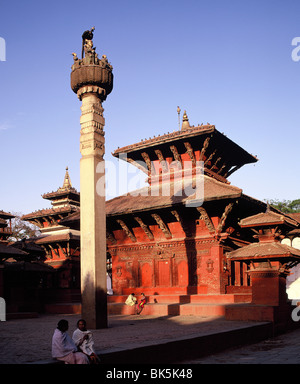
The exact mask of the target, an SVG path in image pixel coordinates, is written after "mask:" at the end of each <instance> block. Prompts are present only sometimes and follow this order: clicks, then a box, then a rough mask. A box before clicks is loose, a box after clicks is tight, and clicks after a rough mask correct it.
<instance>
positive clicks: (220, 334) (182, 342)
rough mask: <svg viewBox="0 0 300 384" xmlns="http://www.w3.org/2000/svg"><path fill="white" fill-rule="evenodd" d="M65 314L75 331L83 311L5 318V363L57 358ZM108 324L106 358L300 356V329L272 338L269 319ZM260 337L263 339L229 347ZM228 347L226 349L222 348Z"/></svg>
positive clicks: (130, 319)
mask: <svg viewBox="0 0 300 384" xmlns="http://www.w3.org/2000/svg"><path fill="white" fill-rule="evenodd" d="M62 318H65V319H67V320H68V321H69V331H68V332H69V334H70V335H72V333H73V331H74V330H75V328H76V322H77V320H78V319H79V318H80V316H79V315H40V316H39V317H38V318H32V319H16V320H9V321H6V322H3V321H2V322H0V335H1V336H0V364H27V363H35V364H37V363H38V364H52V363H53V362H55V361H54V360H53V359H52V357H51V339H52V334H53V331H54V329H55V328H56V325H57V322H58V321H59V320H60V319H62ZM108 324H109V326H108V328H106V329H98V330H93V335H94V340H95V349H96V351H97V353H98V354H99V355H100V356H101V359H102V363H103V364H106V363H108V364H109V363H110V364H122V363H138V364H143V363H144V364H147V363H148V364H151V363H155V364H157V363H158V364H164V363H171V364H173V363H184V364H205V363H209V364H211V363H243V364H252V363H255V364H256V363H276V364H278V363H279V364H283V363H299V362H300V344H299V343H298V340H300V329H299V330H297V331H292V332H289V333H286V334H284V335H281V336H277V337H276V338H271V339H270V338H269V337H270V336H271V334H272V328H271V324H270V323H256V322H242V321H226V320H224V319H222V318H214V317H212V318H201V317H195V316H173V317H172V316H167V317H155V316H146V315H145V316H143V315H141V316H137V315H132V316H123V315H114V316H109V318H108ZM262 340H265V341H262ZM256 341H260V343H259V344H252V345H250V346H247V347H246V346H245V347H242V348H238V349H230V348H232V347H237V346H240V345H245V344H247V343H250V342H251V343H254V342H256ZM225 349H226V352H224V353H217V352H219V351H224V350H225ZM212 353H214V355H211V356H207V355H209V354H212Z"/></svg>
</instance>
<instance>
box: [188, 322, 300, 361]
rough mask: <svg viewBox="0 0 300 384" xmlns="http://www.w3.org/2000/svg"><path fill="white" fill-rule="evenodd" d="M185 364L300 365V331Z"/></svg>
mask: <svg viewBox="0 0 300 384" xmlns="http://www.w3.org/2000/svg"><path fill="white" fill-rule="evenodd" d="M183 363H185V364H276V365H278V364H300V329H297V330H293V331H290V332H287V333H284V334H281V335H279V336H275V337H272V338H269V339H266V340H264V341H261V342H259V343H255V344H251V345H247V346H244V347H240V348H231V349H228V350H226V351H223V352H220V353H216V354H213V355H210V356H206V357H203V358H200V359H193V360H185V361H184V362H183Z"/></svg>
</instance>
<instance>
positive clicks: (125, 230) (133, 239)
mask: <svg viewBox="0 0 300 384" xmlns="http://www.w3.org/2000/svg"><path fill="white" fill-rule="evenodd" d="M117 222H118V223H119V224H120V225H121V227H122V229H123V231H124V232H125V233H126V235H127V236H128V237H129V238H130V239H131V241H133V242H136V237H135V236H134V234H133V233H132V232H131V230H130V229H129V228H128V227H127V225H126V224H125V223H124V221H123V220H117Z"/></svg>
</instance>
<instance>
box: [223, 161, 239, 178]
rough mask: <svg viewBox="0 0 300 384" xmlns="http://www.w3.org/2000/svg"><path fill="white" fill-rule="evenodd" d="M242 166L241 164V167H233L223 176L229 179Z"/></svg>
mask: <svg viewBox="0 0 300 384" xmlns="http://www.w3.org/2000/svg"><path fill="white" fill-rule="evenodd" d="M242 166H243V164H241V165H236V166H235V167H233V168H232V169H231V170H230V171H229V172H227V174H226V175H225V177H229V176H230V175H231V174H232V173H233V172H235V171H237V170H238V169H240V168H241V167H242Z"/></svg>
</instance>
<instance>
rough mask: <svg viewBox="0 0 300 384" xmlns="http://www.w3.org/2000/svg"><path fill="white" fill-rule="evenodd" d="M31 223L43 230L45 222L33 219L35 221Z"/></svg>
mask: <svg viewBox="0 0 300 384" xmlns="http://www.w3.org/2000/svg"><path fill="white" fill-rule="evenodd" d="M30 222H31V223H33V224H34V225H36V226H37V227H39V228H43V227H44V226H43V222H42V221H41V220H39V219H33V220H30Z"/></svg>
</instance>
